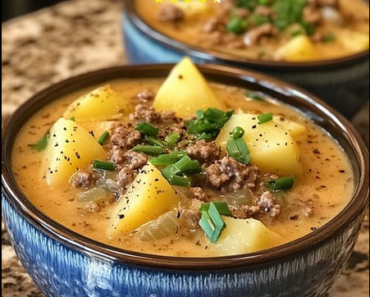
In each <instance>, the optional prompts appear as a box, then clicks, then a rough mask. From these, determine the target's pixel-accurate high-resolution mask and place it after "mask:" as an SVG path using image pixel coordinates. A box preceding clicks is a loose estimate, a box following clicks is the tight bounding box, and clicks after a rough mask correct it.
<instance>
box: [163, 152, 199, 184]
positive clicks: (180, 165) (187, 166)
mask: <svg viewBox="0 0 370 297" xmlns="http://www.w3.org/2000/svg"><path fill="white" fill-rule="evenodd" d="M201 171H202V167H201V166H200V164H199V162H198V161H196V160H192V159H190V158H189V156H184V157H183V158H181V160H179V161H178V162H176V163H175V164H172V165H170V166H168V167H166V168H165V169H163V170H162V174H163V175H164V176H165V177H166V178H167V179H171V178H172V176H174V175H181V174H196V173H199V172H201Z"/></svg>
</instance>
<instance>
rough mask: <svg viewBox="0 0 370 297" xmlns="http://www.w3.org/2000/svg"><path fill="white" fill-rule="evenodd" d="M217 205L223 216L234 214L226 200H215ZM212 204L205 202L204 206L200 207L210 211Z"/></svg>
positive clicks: (202, 209) (201, 209)
mask: <svg viewBox="0 0 370 297" xmlns="http://www.w3.org/2000/svg"><path fill="white" fill-rule="evenodd" d="M213 204H214V205H215V207H216V208H217V210H218V212H219V213H220V214H221V215H223V216H228V217H231V216H232V214H231V212H230V209H229V206H228V205H227V203H226V202H213ZM210 206H211V203H203V204H202V206H201V207H200V209H199V211H200V212H202V211H209V208H210Z"/></svg>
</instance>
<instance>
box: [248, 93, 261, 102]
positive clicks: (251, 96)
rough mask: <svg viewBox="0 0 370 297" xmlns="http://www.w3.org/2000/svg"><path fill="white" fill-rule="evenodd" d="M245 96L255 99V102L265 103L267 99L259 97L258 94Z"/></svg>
mask: <svg viewBox="0 0 370 297" xmlns="http://www.w3.org/2000/svg"><path fill="white" fill-rule="evenodd" d="M245 96H247V97H248V98H250V99H253V100H255V101H261V102H264V101H265V99H264V98H262V96H260V95H258V94H257V93H252V92H250V93H246V94H245Z"/></svg>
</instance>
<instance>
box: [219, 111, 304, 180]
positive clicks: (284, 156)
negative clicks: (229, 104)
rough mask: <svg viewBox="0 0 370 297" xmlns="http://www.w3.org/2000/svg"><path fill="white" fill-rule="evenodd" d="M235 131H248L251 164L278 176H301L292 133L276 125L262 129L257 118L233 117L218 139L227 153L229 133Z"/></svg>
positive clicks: (296, 146)
mask: <svg viewBox="0 0 370 297" xmlns="http://www.w3.org/2000/svg"><path fill="white" fill-rule="evenodd" d="M235 127H242V128H243V129H244V130H245V134H244V140H245V141H246V142H247V144H248V147H249V150H250V153H251V162H252V164H255V165H257V166H258V167H259V168H260V169H261V170H263V171H266V172H270V173H277V174H281V175H283V174H287V175H291V174H295V175H298V176H299V175H301V174H302V164H301V154H300V150H299V147H298V145H297V143H296V141H295V140H294V139H293V138H292V136H291V135H290V134H289V131H288V130H287V129H286V128H284V127H283V126H282V125H279V124H277V123H275V122H274V121H270V122H267V123H265V124H262V125H259V124H258V118H257V116H256V115H251V114H237V115H234V116H232V117H231V119H230V120H229V121H228V122H227V123H226V125H225V126H224V128H223V129H222V130H221V133H220V135H219V136H218V138H217V139H216V143H217V145H219V146H220V147H221V148H222V149H223V150H226V144H227V141H228V140H229V139H230V132H231V131H232V130H233V129H234V128H235Z"/></svg>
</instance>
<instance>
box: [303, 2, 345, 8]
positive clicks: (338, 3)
mask: <svg viewBox="0 0 370 297" xmlns="http://www.w3.org/2000/svg"><path fill="white" fill-rule="evenodd" d="M308 3H309V4H310V5H312V6H316V7H325V6H329V7H334V8H339V6H340V1H339V0H308Z"/></svg>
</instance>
